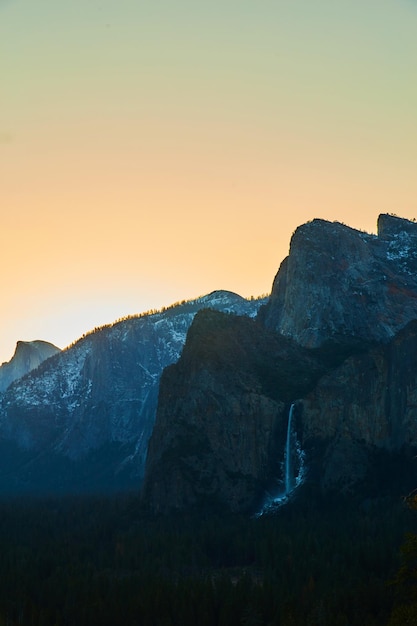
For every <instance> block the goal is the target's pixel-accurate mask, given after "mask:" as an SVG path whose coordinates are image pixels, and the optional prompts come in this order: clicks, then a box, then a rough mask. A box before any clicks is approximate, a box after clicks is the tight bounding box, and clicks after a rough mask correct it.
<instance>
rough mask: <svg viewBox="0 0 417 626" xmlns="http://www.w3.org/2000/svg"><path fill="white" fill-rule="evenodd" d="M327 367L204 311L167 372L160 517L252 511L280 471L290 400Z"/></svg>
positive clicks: (159, 438)
mask: <svg viewBox="0 0 417 626" xmlns="http://www.w3.org/2000/svg"><path fill="white" fill-rule="evenodd" d="M324 371H326V367H325V365H324V364H323V363H322V362H321V361H320V360H319V359H318V358H317V356H316V355H313V354H311V351H308V350H305V349H304V348H302V347H300V346H297V345H296V344H295V343H294V342H293V341H292V340H290V339H287V338H285V337H282V336H279V335H277V334H276V333H274V332H270V331H268V330H266V329H265V328H263V327H262V326H261V325H260V324H259V323H257V322H255V321H253V320H250V319H248V318H244V317H237V316H228V315H225V314H222V313H220V312H216V311H212V310H204V311H201V312H200V313H198V314H197V316H196V318H195V320H194V322H193V324H192V326H191V328H190V330H189V333H188V337H187V342H186V345H185V347H184V350H183V353H182V355H181V358H180V360H179V361H178V363H177V364H175V365H173V366H171V367H169V368H167V369H166V370H165V371H164V373H163V376H162V380H161V390H160V396H159V405H158V413H157V419H156V424H155V428H154V431H153V433H152V437H151V439H150V443H149V449H148V460H147V466H146V478H145V484H144V490H143V493H144V498H145V499H146V500H147V502H148V503H149V504H150V506H151V507H152V508H153V509H154V510H155V511H158V512H161V511H162V512H168V511H169V510H171V509H181V508H184V507H188V506H196V505H198V506H199V507H200V508H201V507H204V506H208V505H209V506H226V507H227V508H229V509H230V510H232V511H239V510H250V509H253V507H254V505H255V503H256V501H257V500H260V499H261V498H262V496H263V493H264V491H265V490H266V489H267V488H268V484H269V482H270V480H271V477H273V479H275V480H276V478H277V475H278V474H281V470H282V468H281V467H280V460H281V459H280V458H279V456H277V455H276V450H279V449H282V448H283V446H284V440H285V429H286V423H287V415H288V407H289V402H290V400H291V398H293V397H299V396H302V395H303V394H305V393H306V392H307V391H308V390H310V389H312V388H313V387H314V385H315V383H316V381H317V380H318V379H319V377H320V376H321V375H322V374H323V372H324Z"/></svg>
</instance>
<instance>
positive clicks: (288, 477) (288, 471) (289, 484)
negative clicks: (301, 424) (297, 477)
mask: <svg viewBox="0 0 417 626" xmlns="http://www.w3.org/2000/svg"><path fill="white" fill-rule="evenodd" d="M293 414H294V403H293V404H292V405H291V407H290V412H289V414H288V424H287V439H286V443H285V471H284V474H285V476H284V478H285V495H286V496H288V495H289V494H290V493H291V491H292V490H293V488H294V467H293V466H294V464H293V455H294V452H295V451H294V450H293V432H292V418H293Z"/></svg>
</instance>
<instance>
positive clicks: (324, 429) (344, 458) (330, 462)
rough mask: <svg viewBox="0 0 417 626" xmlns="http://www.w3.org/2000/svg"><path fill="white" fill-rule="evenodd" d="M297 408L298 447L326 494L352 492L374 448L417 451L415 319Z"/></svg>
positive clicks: (349, 364)
mask: <svg viewBox="0 0 417 626" xmlns="http://www.w3.org/2000/svg"><path fill="white" fill-rule="evenodd" d="M298 409H299V411H300V413H301V415H302V425H303V439H302V445H303V447H304V448H305V449H307V450H310V451H311V453H310V457H311V462H313V463H315V462H316V461H317V462H318V464H319V468H318V469H319V472H318V473H319V481H320V483H321V485H322V487H323V488H324V489H325V490H326V489H337V490H342V491H343V490H349V489H351V488H353V487H354V485H355V484H356V483H358V482H359V481H361V480H363V479H364V478H366V475H367V473H368V471H369V469H370V462H371V460H372V455H373V452H375V451H377V450H385V451H387V452H390V453H398V452H401V453H403V454H406V453H407V452H406V451H407V449H408V450H410V449H411V448H415V447H417V321H413V322H410V323H409V324H408V325H407V326H406V327H405V328H404V329H403V330H401V331H400V332H399V333H398V334H397V335H396V336H395V337H394V338H393V339H392V340H391V341H390V342H388V343H387V344H379V345H376V346H374V347H373V348H371V349H370V350H369V351H367V352H365V353H364V354H361V355H355V356H352V357H350V358H348V359H347V360H346V361H345V362H344V363H343V364H342V365H341V366H339V367H337V368H335V369H334V370H332V371H330V372H329V373H327V374H326V375H324V376H323V377H322V378H321V380H320V381H319V383H318V384H317V386H316V387H315V389H314V391H312V392H311V393H310V394H308V395H307V396H306V397H305V398H304V399H303V400H300V401H299V402H298ZM316 449H319V450H321V452H320V454H319V455H318V458H317V457H316V456H315V452H314V450H316Z"/></svg>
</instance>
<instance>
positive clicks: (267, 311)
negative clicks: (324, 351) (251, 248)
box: [261, 215, 417, 347]
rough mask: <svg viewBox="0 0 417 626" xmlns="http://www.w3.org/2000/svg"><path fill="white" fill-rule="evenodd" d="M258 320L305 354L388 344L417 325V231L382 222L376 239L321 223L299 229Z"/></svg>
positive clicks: (388, 219)
mask: <svg viewBox="0 0 417 626" xmlns="http://www.w3.org/2000/svg"><path fill="white" fill-rule="evenodd" d="M261 316H262V320H263V322H264V324H265V326H266V327H267V328H270V329H274V330H276V331H277V332H279V333H281V334H283V335H286V336H289V337H292V338H293V339H295V340H296V341H297V342H298V343H300V344H301V345H303V346H308V347H318V346H320V345H322V344H323V343H324V342H326V341H328V340H329V339H331V340H332V341H337V342H339V343H344V342H348V343H349V342H350V341H351V340H352V339H356V340H359V341H363V340H364V341H388V340H389V339H390V338H391V337H393V336H394V335H395V334H396V333H397V332H398V331H399V330H400V329H401V328H403V327H404V326H405V325H406V324H407V323H408V322H410V321H411V320H413V319H415V318H416V317H417V224H416V223H414V222H410V221H408V220H404V219H401V218H398V217H395V216H392V215H380V216H379V218H378V234H377V235H370V234H367V233H364V232H361V231H358V230H355V229H353V228H349V227H348V226H345V225H344V224H340V223H339V222H326V221H324V220H318V219H315V220H313V221H312V222H309V223H307V224H304V225H303V226H300V227H299V228H297V230H296V231H295V233H294V235H293V237H292V240H291V246H290V253H289V256H288V257H287V258H286V259H285V260H284V261H283V262H282V264H281V267H280V269H279V271H278V274H277V275H276V277H275V280H274V283H273V286H272V292H271V297H270V299H269V302H268V303H267V305H266V306H265V307H264V309H263V311H262V312H261Z"/></svg>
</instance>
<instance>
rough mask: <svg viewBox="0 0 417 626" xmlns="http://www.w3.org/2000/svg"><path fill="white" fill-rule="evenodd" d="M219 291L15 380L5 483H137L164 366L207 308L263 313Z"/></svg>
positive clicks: (1, 410)
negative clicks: (196, 318) (198, 315)
mask: <svg viewBox="0 0 417 626" xmlns="http://www.w3.org/2000/svg"><path fill="white" fill-rule="evenodd" d="M262 303H263V301H262V300H245V299H244V298H241V297H240V296H238V295H236V294H233V293H231V292H226V291H218V292H213V293H211V294H209V295H207V296H204V297H201V298H198V299H196V300H193V301H190V302H183V303H181V304H179V305H177V306H173V307H170V308H168V309H165V310H163V311H161V312H158V313H152V314H149V315H143V316H138V317H132V318H130V319H126V320H123V321H120V322H118V323H115V324H113V325H110V326H107V327H103V328H101V329H98V330H97V331H95V332H92V333H90V334H88V335H86V336H84V337H83V338H82V339H80V340H79V341H78V342H77V343H75V344H74V345H73V346H72V347H70V348H69V349H67V350H64V351H63V352H61V353H59V354H56V355H55V356H54V357H52V358H51V359H49V360H48V361H45V362H44V363H43V364H42V365H41V366H40V367H38V368H37V369H36V370H35V371H33V372H31V373H29V374H27V375H26V376H24V377H23V378H21V379H19V380H17V381H16V382H14V383H13V384H12V385H11V386H10V387H9V388H8V389H7V390H6V392H5V394H4V395H3V397H2V401H1V407H0V451H1V454H0V491H16V490H21V491H48V490H51V491H57V490H63V491H68V490H71V491H78V490H97V489H105V490H108V489H111V488H126V487H131V488H138V487H139V485H140V482H141V479H142V475H143V468H144V460H145V456H146V451H147V444H148V439H149V436H150V434H151V432H152V428H153V424H154V420H155V412H156V406H157V398H158V389H159V379H160V375H161V373H162V370H163V369H164V368H165V367H166V366H167V365H169V364H172V363H174V362H175V361H176V360H177V359H178V357H179V355H180V353H181V350H182V347H183V344H184V342H185V338H186V334H187V331H188V328H189V326H190V325H191V322H192V320H193V318H194V315H195V314H196V313H197V311H199V310H200V309H202V308H207V307H210V308H214V309H219V310H222V311H227V312H231V313H239V314H247V315H250V316H255V315H256V313H257V311H258V308H259V306H260V305H261V304H262Z"/></svg>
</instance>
